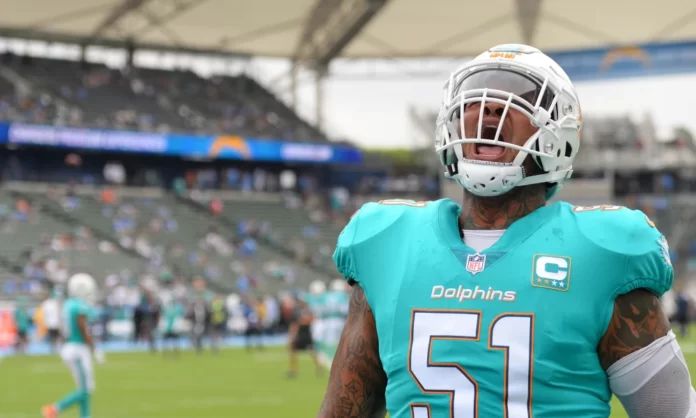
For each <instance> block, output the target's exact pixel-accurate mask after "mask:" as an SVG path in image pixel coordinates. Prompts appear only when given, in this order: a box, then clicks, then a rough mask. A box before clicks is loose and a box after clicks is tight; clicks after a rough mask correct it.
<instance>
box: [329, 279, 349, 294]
mask: <svg viewBox="0 0 696 418" xmlns="http://www.w3.org/2000/svg"><path fill="white" fill-rule="evenodd" d="M346 286H347V283H346V281H345V280H343V279H333V280H332V281H331V290H332V291H334V292H345V291H346Z"/></svg>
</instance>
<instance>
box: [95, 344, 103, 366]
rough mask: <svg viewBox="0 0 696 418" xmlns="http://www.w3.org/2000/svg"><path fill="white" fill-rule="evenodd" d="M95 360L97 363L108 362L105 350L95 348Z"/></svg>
mask: <svg viewBox="0 0 696 418" xmlns="http://www.w3.org/2000/svg"><path fill="white" fill-rule="evenodd" d="M94 361H96V362H97V364H104V362H106V357H105V356H104V351H102V350H101V349H99V348H97V349H95V350H94Z"/></svg>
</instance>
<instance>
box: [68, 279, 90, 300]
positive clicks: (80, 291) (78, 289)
mask: <svg viewBox="0 0 696 418" xmlns="http://www.w3.org/2000/svg"><path fill="white" fill-rule="evenodd" d="M68 295H70V297H73V298H78V299H82V300H84V301H86V302H89V303H94V302H96V300H97V284H96V282H95V281H94V278H93V277H92V276H90V275H89V274H87V273H76V274H74V275H73V276H72V277H70V279H69V280H68Z"/></svg>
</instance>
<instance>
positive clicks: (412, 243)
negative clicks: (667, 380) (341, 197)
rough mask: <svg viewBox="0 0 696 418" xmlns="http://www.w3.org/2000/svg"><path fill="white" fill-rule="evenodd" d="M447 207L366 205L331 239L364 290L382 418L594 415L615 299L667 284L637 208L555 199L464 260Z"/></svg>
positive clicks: (600, 412)
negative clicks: (383, 379)
mask: <svg viewBox="0 0 696 418" xmlns="http://www.w3.org/2000/svg"><path fill="white" fill-rule="evenodd" d="M460 211H461V209H460V207H459V206H458V205H457V204H456V203H454V202H453V201H451V200H447V199H444V200H438V201H434V202H409V201H393V202H384V203H380V204H377V203H368V204H366V205H365V206H363V207H362V208H361V209H360V210H359V211H358V212H357V213H356V215H354V216H353V218H352V219H351V221H350V222H349V224H348V225H347V226H346V227H345V229H344V230H343V231H342V233H341V235H340V236H339V239H338V244H337V248H336V252H335V253H334V261H335V262H336V265H337V267H338V269H339V271H340V272H341V273H342V274H343V275H344V276H345V277H347V278H349V279H351V280H353V281H355V282H357V283H358V284H359V285H360V286H361V288H362V289H363V290H364V293H365V295H366V298H367V301H368V303H369V305H370V308H371V309H372V312H373V315H374V317H375V323H376V327H377V334H378V338H379V355H380V359H381V362H382V366H383V368H384V371H385V373H386V376H387V379H388V383H387V389H386V401H387V409H388V411H389V414H390V416H391V417H392V418H411V417H415V418H450V417H452V418H469V417H504V416H507V417H511V418H512V417H514V418H520V417H532V416H534V417H537V418H542V417H553V418H558V417H575V418H577V417H607V416H609V413H610V411H609V403H608V402H609V399H610V397H611V393H610V390H609V385H608V381H607V375H606V373H605V371H604V370H603V369H602V367H601V365H600V361H599V357H598V355H597V352H596V347H597V344H598V343H599V341H600V339H601V337H602V336H603V334H604V332H605V331H606V328H607V326H608V324H609V321H610V319H611V316H612V313H613V306H614V300H615V298H616V297H617V295H620V294H623V293H626V292H629V291H631V290H633V289H636V288H645V289H648V290H650V291H652V292H653V293H655V294H656V295H661V294H662V293H664V292H665V291H666V290H667V289H669V287H670V286H671V283H672V267H671V264H670V262H669V257H668V249H667V246H666V242H665V240H664V237H663V236H662V235H661V234H660V233H659V231H658V230H657V229H655V227H654V225H653V224H652V222H650V220H649V219H648V218H647V217H646V216H645V215H644V214H643V213H642V212H640V211H633V210H629V209H626V208H622V207H616V206H598V207H573V206H572V205H570V204H568V203H565V202H559V203H555V204H552V205H548V206H545V207H542V208H539V209H537V210H536V211H534V212H532V213H531V214H529V215H527V216H525V217H524V218H522V219H519V220H517V221H516V222H514V223H513V224H512V225H510V226H509V228H508V229H507V230H506V231H505V233H504V234H503V236H502V237H501V238H500V240H498V242H496V244H495V245H493V246H492V247H490V248H488V249H486V250H484V251H482V252H481V253H477V252H476V251H474V250H473V249H471V248H469V247H467V246H466V245H465V244H464V243H463V241H462V239H461V237H460V233H459V226H458V217H459V214H460Z"/></svg>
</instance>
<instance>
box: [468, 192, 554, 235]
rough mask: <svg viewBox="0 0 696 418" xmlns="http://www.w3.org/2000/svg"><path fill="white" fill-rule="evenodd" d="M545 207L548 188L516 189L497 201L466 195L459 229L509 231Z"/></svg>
mask: <svg viewBox="0 0 696 418" xmlns="http://www.w3.org/2000/svg"><path fill="white" fill-rule="evenodd" d="M544 204H546V186H545V185H544V184H534V185H530V186H526V187H519V188H515V189H512V190H511V191H509V192H508V193H506V194H504V195H502V196H493V197H480V196H475V195H473V194H471V193H469V192H466V191H465V192H464V201H463V203H462V214H461V215H460V216H459V226H460V227H461V228H462V229H505V228H507V227H508V226H510V224H512V223H513V222H515V221H516V220H518V219H520V218H522V217H524V216H525V215H528V214H529V213H531V212H533V211H534V210H536V209H538V208H540V207H542V206H544Z"/></svg>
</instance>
